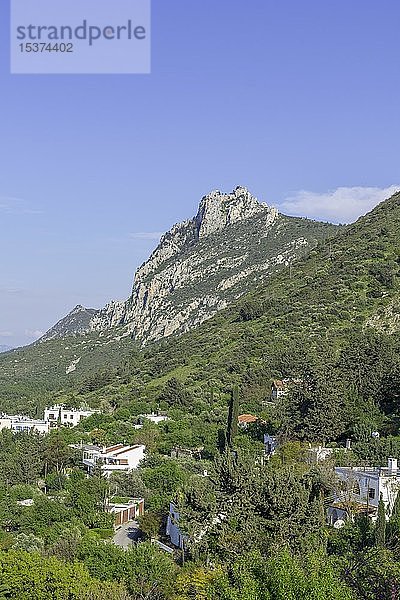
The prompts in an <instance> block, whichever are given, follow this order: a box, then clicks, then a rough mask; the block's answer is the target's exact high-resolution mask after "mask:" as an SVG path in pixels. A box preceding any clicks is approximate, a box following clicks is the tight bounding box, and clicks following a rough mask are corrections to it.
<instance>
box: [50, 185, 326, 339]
mask: <svg viewBox="0 0 400 600" xmlns="http://www.w3.org/2000/svg"><path fill="white" fill-rule="evenodd" d="M334 229H335V226H333V225H329V224H326V223H317V222H315V221H310V220H307V219H298V218H294V217H285V216H283V215H280V214H279V213H278V211H277V209H276V208H274V207H271V206H268V205H267V204H265V203H263V202H259V201H258V200H257V198H255V197H254V196H252V194H251V193H250V192H249V191H248V190H247V189H246V188H244V187H237V188H236V189H235V190H233V192H232V193H230V194H223V193H221V192H219V191H215V192H212V193H211V194H209V195H207V196H205V197H204V198H203V199H202V200H201V202H200V205H199V209H198V212H197V214H196V216H195V217H193V218H192V219H190V220H187V221H184V222H182V223H178V224H176V225H174V226H173V227H172V228H171V229H170V230H169V231H168V232H167V233H165V234H164V235H163V236H162V238H161V240H160V243H159V244H158V246H157V248H156V249H155V250H154V252H153V253H152V254H151V256H150V258H149V259H148V260H147V261H146V262H145V263H144V264H143V265H142V266H141V267H140V268H139V269H138V270H137V271H136V274H135V277H134V281H133V287H132V294H131V296H130V297H129V298H128V300H127V301H125V302H120V301H112V302H110V303H109V304H108V305H107V306H106V307H104V308H103V309H101V310H98V311H96V310H93V309H85V308H83V307H82V306H78V307H76V308H75V309H74V310H73V311H72V312H71V313H70V314H69V315H68V316H67V317H65V319H62V320H61V321H60V322H59V323H57V325H56V326H55V327H53V328H52V329H51V330H50V331H49V332H48V333H47V334H46V335H45V336H44V338H42V340H45V339H52V338H54V337H65V336H66V335H78V334H81V333H85V332H106V331H110V330H113V328H119V330H118V332H116V334H115V335H116V336H118V338H117V339H120V338H121V337H123V336H125V335H132V336H133V337H134V338H135V339H136V340H138V341H139V342H140V343H142V344H145V343H147V342H150V341H155V340H159V339H161V338H163V337H166V336H170V335H173V334H177V333H183V332H185V331H188V330H189V329H191V328H192V327H195V326H196V325H199V324H200V323H202V322H203V321H205V320H206V319H209V318H210V317H212V316H213V315H214V314H215V313H216V312H218V311H220V310H222V309H223V308H225V307H226V306H228V305H229V304H230V303H232V302H233V301H234V300H236V299H237V298H239V297H240V296H241V295H242V294H244V293H246V292H247V291H249V290H250V289H251V288H253V287H254V286H255V285H257V284H259V283H262V282H264V281H265V280H266V279H267V278H268V277H269V276H270V275H271V274H272V273H274V272H275V271H277V270H279V269H282V268H283V267H285V266H286V265H288V264H289V263H290V262H291V261H293V260H294V259H295V258H296V257H297V256H299V255H301V254H303V253H304V252H305V251H306V250H307V249H308V248H309V247H312V246H314V245H315V244H316V242H317V241H318V239H321V238H324V237H327V236H328V235H330V234H331V233H332V232H333V230H334Z"/></svg>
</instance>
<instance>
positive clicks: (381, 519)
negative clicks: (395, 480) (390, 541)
mask: <svg viewBox="0 0 400 600" xmlns="http://www.w3.org/2000/svg"><path fill="white" fill-rule="evenodd" d="M385 542H386V511H385V504H384V502H383V499H382V494H381V497H380V500H379V504H378V518H377V520H376V523H375V545H376V546H380V547H381V548H383V547H384V546H385Z"/></svg>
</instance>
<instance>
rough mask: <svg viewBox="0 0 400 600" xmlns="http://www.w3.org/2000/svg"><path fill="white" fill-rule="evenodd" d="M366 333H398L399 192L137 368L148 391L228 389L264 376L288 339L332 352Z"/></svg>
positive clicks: (147, 355)
mask: <svg viewBox="0 0 400 600" xmlns="http://www.w3.org/2000/svg"><path fill="white" fill-rule="evenodd" d="M368 328H374V329H378V330H379V331H385V332H388V333H395V332H399V331H400V193H397V194H395V195H394V196H392V197H391V198H390V199H388V200H387V201H385V202H383V203H382V204H380V205H379V206H378V207H376V208H375V209H374V210H373V211H372V212H371V213H369V214H367V215H366V216H364V217H361V218H360V219H359V220H358V221H357V222H356V223H354V224H353V225H350V226H349V227H347V228H346V229H345V230H343V231H342V232H340V233H339V234H338V235H337V236H336V237H335V238H333V239H331V240H329V241H328V242H326V243H320V244H319V245H318V247H317V248H315V249H314V250H312V251H311V253H310V255H309V256H308V257H306V258H304V259H302V260H300V261H298V262H297V263H296V264H295V265H293V267H292V268H291V269H289V268H288V269H285V270H283V271H282V272H280V273H277V274H275V275H274V276H272V277H271V278H270V280H269V282H268V284H267V285H264V286H261V287H259V288H257V289H256V290H255V291H253V292H251V293H250V294H247V295H246V296H245V297H243V298H241V299H240V300H239V301H238V302H237V303H236V304H235V305H233V306H232V307H230V308H229V309H227V310H226V311H223V312H222V313H220V314H219V315H216V316H215V317H214V318H213V319H211V320H210V321H208V322H207V324H206V325H204V326H201V327H199V328H198V329H197V330H195V331H193V332H190V333H189V334H187V335H185V336H182V337H180V338H176V339H172V340H170V342H169V343H168V344H163V345H161V346H159V347H157V348H151V349H150V348H149V349H148V350H145V352H144V353H143V358H142V359H141V369H142V371H143V372H145V373H148V374H149V375H150V376H151V377H152V384H151V385H152V386H158V385H162V384H163V382H165V381H166V380H167V379H168V378H169V377H171V376H176V377H178V378H181V379H183V380H185V381H186V382H188V383H189V385H193V384H194V385H196V382H201V381H203V382H204V381H210V380H215V381H219V382H220V384H221V385H228V384H229V382H232V381H238V380H240V379H241V377H243V375H244V374H245V373H246V372H247V371H248V370H249V369H254V368H256V369H260V370H261V371H262V370H264V371H268V356H269V354H270V353H276V352H277V350H278V349H280V350H281V352H282V353H284V352H285V349H286V348H287V346H288V344H289V343H290V341H291V340H294V339H297V340H303V344H306V345H309V344H314V345H318V340H325V341H326V340H328V341H329V340H330V342H331V344H333V345H335V344H341V343H342V342H343V341H345V340H346V339H348V338H349V337H350V336H351V335H352V334H353V333H354V332H357V331H363V330H364V331H365V330H367V329H368Z"/></svg>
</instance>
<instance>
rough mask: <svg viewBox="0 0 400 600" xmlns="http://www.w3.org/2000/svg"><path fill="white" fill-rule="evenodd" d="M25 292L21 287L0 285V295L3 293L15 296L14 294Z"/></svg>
mask: <svg viewBox="0 0 400 600" xmlns="http://www.w3.org/2000/svg"><path fill="white" fill-rule="evenodd" d="M23 293H24V290H21V289H19V288H13V287H2V286H0V295H3V296H14V295H18V294H23Z"/></svg>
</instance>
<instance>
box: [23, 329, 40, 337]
mask: <svg viewBox="0 0 400 600" xmlns="http://www.w3.org/2000/svg"><path fill="white" fill-rule="evenodd" d="M44 333H45V332H44V331H41V330H40V329H25V335H26V336H28V337H30V338H35V339H36V338H40V337H42V335H44Z"/></svg>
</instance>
